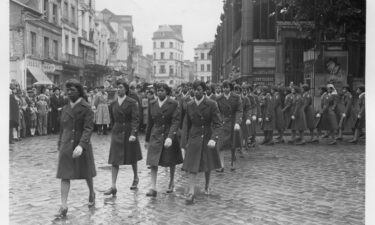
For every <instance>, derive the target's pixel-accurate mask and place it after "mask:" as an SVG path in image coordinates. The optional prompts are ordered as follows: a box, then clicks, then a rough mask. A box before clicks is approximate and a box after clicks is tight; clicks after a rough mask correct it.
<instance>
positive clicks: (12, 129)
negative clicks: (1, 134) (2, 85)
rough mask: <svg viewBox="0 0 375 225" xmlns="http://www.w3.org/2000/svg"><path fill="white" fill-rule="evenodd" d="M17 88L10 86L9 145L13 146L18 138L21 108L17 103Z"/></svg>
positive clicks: (13, 85)
mask: <svg viewBox="0 0 375 225" xmlns="http://www.w3.org/2000/svg"><path fill="white" fill-rule="evenodd" d="M16 93H17V88H16V85H15V84H11V85H10V95H9V144H13V143H14V140H15V139H16V138H18V137H17V136H18V134H17V129H18V125H19V118H20V113H19V111H20V106H19V104H18V101H17V96H16Z"/></svg>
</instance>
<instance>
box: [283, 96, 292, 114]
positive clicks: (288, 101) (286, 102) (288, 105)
mask: <svg viewBox="0 0 375 225" xmlns="http://www.w3.org/2000/svg"><path fill="white" fill-rule="evenodd" d="M291 106H292V102H291V101H290V98H289V97H285V107H284V108H283V112H284V111H286V110H287V109H289V108H290V107H291Z"/></svg>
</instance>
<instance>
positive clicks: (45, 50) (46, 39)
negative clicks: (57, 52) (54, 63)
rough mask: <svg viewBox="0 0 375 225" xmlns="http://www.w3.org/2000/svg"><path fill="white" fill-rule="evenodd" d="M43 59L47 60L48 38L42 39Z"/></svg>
mask: <svg viewBox="0 0 375 225" xmlns="http://www.w3.org/2000/svg"><path fill="white" fill-rule="evenodd" d="M44 58H47V59H48V58H49V38H48V37H44Z"/></svg>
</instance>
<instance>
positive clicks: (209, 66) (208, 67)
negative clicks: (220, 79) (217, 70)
mask: <svg viewBox="0 0 375 225" xmlns="http://www.w3.org/2000/svg"><path fill="white" fill-rule="evenodd" d="M207 72H211V65H210V64H207Z"/></svg>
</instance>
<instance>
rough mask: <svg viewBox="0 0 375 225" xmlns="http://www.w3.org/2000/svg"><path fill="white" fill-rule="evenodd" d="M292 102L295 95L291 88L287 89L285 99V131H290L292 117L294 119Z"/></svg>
mask: <svg viewBox="0 0 375 225" xmlns="http://www.w3.org/2000/svg"><path fill="white" fill-rule="evenodd" d="M292 102H293V94H292V89H291V88H290V87H287V88H285V99H284V108H283V109H282V111H283V113H284V124H285V130H287V129H290V124H291V121H292V119H291V117H292Z"/></svg>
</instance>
